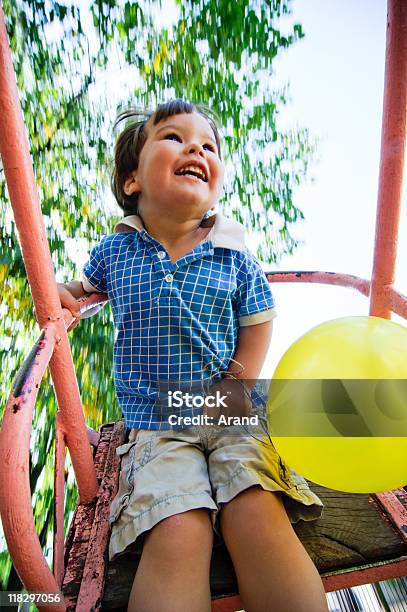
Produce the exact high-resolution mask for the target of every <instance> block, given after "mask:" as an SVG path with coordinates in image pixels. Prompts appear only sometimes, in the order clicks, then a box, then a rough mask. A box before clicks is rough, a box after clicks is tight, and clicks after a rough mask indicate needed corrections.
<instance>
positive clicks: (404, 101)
mask: <svg viewBox="0 0 407 612" xmlns="http://www.w3.org/2000/svg"><path fill="white" fill-rule="evenodd" d="M387 6H388V9H387V36H386V65H385V72H384V99H383V118H382V144H381V155H380V172H379V191H378V201H377V216H376V237H375V248H374V259H373V272H372V289H371V297H370V314H371V315H375V316H376V317H383V318H384V319H390V315H391V309H390V307H389V306H388V305H387V304H386V293H388V290H389V289H391V288H392V287H393V283H394V274H395V266H396V257H397V236H398V227H399V220H400V210H401V192H402V187H403V170H404V150H405V142H406V105H407V86H406V83H407V34H406V32H407V2H405V0H389V2H388V5H387Z"/></svg>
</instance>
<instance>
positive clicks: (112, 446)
mask: <svg viewBox="0 0 407 612" xmlns="http://www.w3.org/2000/svg"><path fill="white" fill-rule="evenodd" d="M125 431H126V428H125V424H124V422H123V421H118V422H117V423H115V424H114V427H113V431H112V433H111V436H110V443H109V447H108V452H107V456H106V460H105V465H104V471H103V477H102V481H101V485H100V489H99V493H98V499H97V503H96V510H95V518H94V521H93V525H92V531H91V534H90V538H89V546H88V554H87V557H86V562H85V567H84V570H83V576H82V581H81V586H80V590H79V595H78V601H77V604H76V611H77V612H89V610H95V609H97V608H98V607H99V604H100V602H101V600H102V596H103V590H104V585H105V574H106V564H107V548H108V544H109V536H110V528H109V511H110V505H111V503H112V501H113V498H114V497H115V495H116V493H117V488H118V470H119V458H118V456H117V455H116V449H117V447H118V446H120V445H121V444H122V443H123V440H124V435H125ZM102 436H103V433H102Z"/></svg>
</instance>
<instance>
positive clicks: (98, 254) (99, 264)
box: [82, 241, 107, 293]
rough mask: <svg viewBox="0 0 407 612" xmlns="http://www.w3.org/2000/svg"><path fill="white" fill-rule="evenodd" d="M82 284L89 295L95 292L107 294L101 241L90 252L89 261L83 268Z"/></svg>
mask: <svg viewBox="0 0 407 612" xmlns="http://www.w3.org/2000/svg"><path fill="white" fill-rule="evenodd" d="M82 284H83V288H84V289H85V291H88V292H89V293H91V292H94V291H97V292H99V293H106V292H107V282H106V261H105V254H104V248H103V241H102V242H99V244H97V245H96V246H95V247H94V248H93V249H92V250H91V252H90V257H89V261H88V262H87V263H86V264H85V266H84V268H83V275H82Z"/></svg>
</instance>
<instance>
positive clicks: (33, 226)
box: [0, 7, 97, 502]
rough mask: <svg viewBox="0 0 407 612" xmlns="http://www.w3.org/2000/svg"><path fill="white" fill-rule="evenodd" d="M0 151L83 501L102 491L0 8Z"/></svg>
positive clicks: (62, 422)
mask: <svg viewBox="0 0 407 612" xmlns="http://www.w3.org/2000/svg"><path fill="white" fill-rule="evenodd" d="M0 116H1V121H2V126H1V130H0V153H1V157H2V160H3V167H4V173H5V177H6V180H7V187H8V191H9V194H10V200H11V203H12V206H13V210H14V217H15V221H16V225H17V227H18V231H19V237H20V242H21V250H22V253H23V257H24V263H25V267H26V270H27V276H28V280H29V283H30V287H31V292H32V296H33V300H34V304H35V309H36V313H37V319H38V322H39V325H40V328H44V327H45V326H46V324H47V323H48V322H49V321H53V322H54V323H55V325H56V329H57V336H58V338H57V343H56V346H55V351H54V354H53V356H52V358H51V361H50V364H49V367H50V371H51V375H52V379H53V382H54V387H55V392H56V395H57V399H58V405H59V409H60V413H61V424H62V427H63V430H64V434H65V437H66V441H67V446H68V448H69V450H70V452H71V457H72V463H73V467H74V470H75V475H76V480H77V483H78V489H79V495H80V499H81V501H82V502H87V501H90V500H91V499H92V498H93V497H94V496H95V495H96V492H97V482H96V476H95V469H94V465H93V460H92V453H91V449H90V445H89V442H88V438H87V435H86V426H85V418H84V415H83V410H82V405H81V400H80V396H79V391H78V385H77V381H76V376H75V372H74V368H73V363H72V357H71V352H70V349H69V343H68V337H67V334H66V330H65V325H64V320H63V317H62V311H61V305H60V302H59V298H58V293H57V288H56V283H55V277H54V270H53V266H52V261H51V255H50V252H49V247H48V242H47V238H46V234H45V227H44V222H43V219H42V215H41V209H40V205H39V201H38V195H37V190H36V185H35V180H34V173H33V169H32V163H31V158H30V151H29V146H28V141H27V136H26V132H25V127H24V121H23V116H22V113H21V108H20V102H19V97H18V91H17V85H16V80H15V75H14V70H13V64H12V59H11V52H10V48H9V44H8V39H7V32H6V26H5V22H4V15H3V11H2V9H1V7H0Z"/></svg>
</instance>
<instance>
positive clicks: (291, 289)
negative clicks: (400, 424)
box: [261, 0, 407, 378]
mask: <svg viewBox="0 0 407 612" xmlns="http://www.w3.org/2000/svg"><path fill="white" fill-rule="evenodd" d="M292 8H293V11H292V13H293V14H292V16H291V17H290V18H288V19H287V22H289V20H292V19H294V20H295V21H298V22H300V23H301V24H302V26H303V30H304V32H305V38H303V39H302V40H301V41H299V42H298V43H297V44H296V45H293V46H291V47H290V48H289V49H288V50H287V51H286V52H285V54H283V55H282V56H281V57H280V58H279V59H278V60H277V62H276V64H275V74H276V78H277V81H279V82H281V83H284V82H286V81H289V85H290V92H291V102H290V104H289V106H288V107H287V108H286V110H285V116H284V117H283V119H284V121H287V125H288V124H291V125H292V124H293V123H294V124H298V125H300V126H304V127H307V128H309V130H310V133H311V135H312V136H314V137H316V138H318V140H319V144H318V155H317V156H318V162H317V163H315V164H314V165H313V167H312V168H311V172H310V174H311V176H312V177H313V181H312V182H311V181H309V182H308V183H307V184H306V185H304V186H302V187H300V188H299V189H298V191H297V193H296V199H297V204H298V205H299V207H300V208H301V209H302V210H303V212H304V214H305V217H306V219H305V222H302V223H301V225H298V226H296V230H295V235H296V237H298V238H300V239H301V240H303V244H302V246H301V247H299V248H298V249H297V250H296V252H295V254H294V255H293V256H290V257H285V258H284V259H283V260H282V261H281V262H280V263H279V264H278V266H274V268H273V269H276V270H325V271H333V272H343V273H349V274H354V275H357V276H360V277H362V278H367V279H369V278H370V277H371V270H372V258H373V246H374V235H375V221H376V219H375V215H376V202H377V187H378V172H379V156H380V136H381V120H382V104H383V83H384V60H385V42H386V41H385V36H386V12H387V7H386V2H385V0H357V1H356V0H341V1H338V0H331V1H329V2H327V1H326V0H294V1H293V3H292ZM405 200H406V198H405V194H404V195H403V206H402V213H401V219H402V222H401V227H400V235H399V253H398V263H397V277H396V283H395V286H396V289H397V290H398V291H400V292H401V293H404V294H406V293H407V248H406V243H407V215H406V201H405ZM267 268H268V269H270V266H267ZM272 289H273V293H274V296H275V300H276V303H277V308H278V317H277V319H276V320H275V323H274V333H273V339H272V343H271V346H270V350H269V354H268V357H267V360H266V363H265V365H264V368H263V370H262V375H261V376H262V377H264V378H270V377H271V376H272V372H273V371H274V368H275V366H276V364H277V363H278V361H279V359H280V358H281V356H282V355H283V354H284V352H285V350H286V349H287V348H288V347H289V346H290V345H291V344H292V342H294V341H295V340H296V339H297V338H298V337H300V336H301V335H302V334H303V333H305V332H306V331H308V330H309V329H311V328H312V327H314V326H315V325H317V324H319V323H322V322H323V321H327V320H330V319H334V318H338V317H345V316H355V315H367V314H368V312H369V304H368V299H367V298H365V297H364V296H362V295H361V294H359V293H358V292H356V291H355V290H352V289H346V288H338V287H330V286H322V285H309V284H299V283H296V284H289V285H288V284H281V283H280V284H274V285H272ZM393 319H394V320H395V321H397V322H402V321H403V320H402V319H400V318H399V317H397V316H394V317H393ZM404 325H405V321H404Z"/></svg>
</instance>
